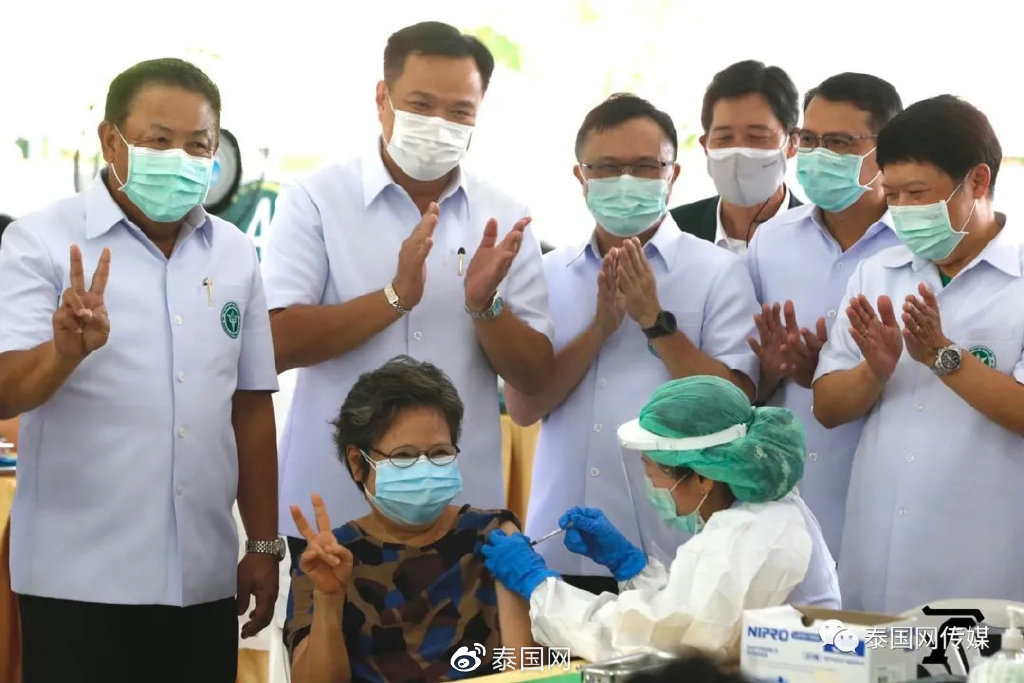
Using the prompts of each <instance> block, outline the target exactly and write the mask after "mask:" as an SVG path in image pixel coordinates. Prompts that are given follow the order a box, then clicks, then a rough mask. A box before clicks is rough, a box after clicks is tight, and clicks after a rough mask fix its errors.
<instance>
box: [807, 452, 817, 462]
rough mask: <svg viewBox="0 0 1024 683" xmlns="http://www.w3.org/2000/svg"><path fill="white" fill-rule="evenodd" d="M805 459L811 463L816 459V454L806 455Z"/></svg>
mask: <svg viewBox="0 0 1024 683" xmlns="http://www.w3.org/2000/svg"><path fill="white" fill-rule="evenodd" d="M807 459H808V460H810V461H811V462H814V461H815V460H817V459H818V454H817V453H808V454H807Z"/></svg>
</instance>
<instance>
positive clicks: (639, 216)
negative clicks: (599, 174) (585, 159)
mask: <svg viewBox="0 0 1024 683" xmlns="http://www.w3.org/2000/svg"><path fill="white" fill-rule="evenodd" d="M667 202H668V180H667V179H665V178H634V177H633V176H631V175H621V176H618V177H617V178H591V179H588V180H587V208H588V209H590V213H591V214H592V215H593V216H594V219H595V220H596V221H597V222H598V224H599V225H600V226H601V227H602V228H604V229H605V230H607V231H608V232H609V233H611V234H612V235H615V236H616V237H635V236H636V235H639V234H640V233H642V232H643V231H644V230H647V229H648V228H650V227H651V226H652V225H654V224H655V223H657V222H658V221H659V220H660V219H661V217H662V216H664V215H665V211H666V205H667Z"/></svg>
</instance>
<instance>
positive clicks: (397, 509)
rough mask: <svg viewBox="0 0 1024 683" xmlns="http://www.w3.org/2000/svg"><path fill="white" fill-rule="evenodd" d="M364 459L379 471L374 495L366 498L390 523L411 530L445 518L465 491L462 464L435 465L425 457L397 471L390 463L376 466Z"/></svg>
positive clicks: (366, 456) (368, 459)
mask: <svg viewBox="0 0 1024 683" xmlns="http://www.w3.org/2000/svg"><path fill="white" fill-rule="evenodd" d="M363 457H364V458H365V459H366V461H367V462H369V463H370V466H371V467H373V469H375V470H376V471H377V482H376V489H377V494H376V495H374V494H372V493H370V492H369V491H367V492H366V497H367V498H369V500H370V502H371V503H372V504H373V506H374V507H375V508H377V509H378V510H379V511H380V512H381V514H383V515H384V516H385V517H387V518H388V519H391V520H393V521H395V522H399V523H402V524H408V525H410V526H423V525H424V524H429V523H430V522H433V521H434V520H435V519H437V518H438V517H440V516H441V513H442V512H444V509H445V507H446V506H447V505H448V503H450V502H452V499H453V498H455V496H457V495H459V493H460V492H461V491H462V472H461V471H460V470H459V463H458V461H455V460H453V461H452V462H450V463H448V464H446V465H435V464H433V463H432V462H430V460H429V459H428V458H427V456H425V455H421V456H420V457H419V458H417V459H416V462H414V463H413V464H412V465H410V466H409V467H395V465H393V464H392V463H391V462H390V461H388V460H381V461H379V462H374V461H373V460H371V459H370V457H369V456H368V455H366V453H363Z"/></svg>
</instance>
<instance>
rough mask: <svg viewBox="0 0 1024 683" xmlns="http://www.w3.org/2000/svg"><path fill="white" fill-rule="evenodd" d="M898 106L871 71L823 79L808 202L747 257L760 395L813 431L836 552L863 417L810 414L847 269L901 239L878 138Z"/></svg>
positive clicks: (804, 148) (818, 510)
mask: <svg viewBox="0 0 1024 683" xmlns="http://www.w3.org/2000/svg"><path fill="white" fill-rule="evenodd" d="M901 109H902V104H901V102H900V97H899V95H898V94H897V92H896V90H895V88H893V87H892V85H890V84H889V83H887V82H886V81H883V80H882V79H880V78H877V77H875V76H871V75H868V74H855V73H844V74H839V75H837V76H832V77H831V78H827V79H825V80H824V81H823V82H822V83H821V85H819V86H818V87H816V88H814V89H813V90H811V91H810V92H808V93H807V95H806V96H805V98H804V125H803V128H801V129H800V131H799V133H798V136H797V140H798V145H799V147H798V150H797V179H798V180H799V181H800V184H801V185H802V186H803V188H804V191H805V193H806V194H807V197H808V199H810V200H811V203H810V204H808V205H805V206H801V207H798V208H795V209H792V210H791V211H788V212H786V213H784V214H782V215H781V216H778V217H776V218H774V219H772V220H770V221H768V222H767V223H765V224H764V225H762V226H761V227H760V228H759V229H758V230H757V232H756V233H755V235H754V239H753V240H752V241H751V243H750V250H749V252H748V256H747V265H748V266H749V268H750V276H751V279H752V280H753V281H754V289H755V290H756V291H757V297H758V300H759V301H760V302H761V303H762V304H763V309H762V312H761V314H760V315H759V316H758V318H757V326H758V339H759V340H754V339H751V345H752V347H753V349H754V350H755V352H756V353H758V355H759V357H760V359H761V368H762V370H761V384H760V386H759V388H758V396H759V398H760V399H761V400H762V401H767V404H768V405H772V406H782V407H784V408H789V409H790V410H791V411H793V413H795V414H796V416H797V417H798V418H800V421H801V422H802V423H803V425H804V428H805V429H806V430H807V463H806V464H805V465H804V476H803V479H802V480H801V481H800V484H799V485H798V488H799V490H800V493H801V495H802V496H803V498H804V500H805V501H806V502H807V505H808V506H809V507H810V508H811V511H812V512H813V513H814V515H815V516H816V517H817V518H818V521H819V523H820V524H821V530H822V533H823V534H824V536H825V540H826V541H827V542H828V545H829V550H831V551H832V555H833V556H835V557H838V556H839V539H840V535H841V534H842V529H843V517H844V508H845V505H846V492H847V487H848V485H849V481H850V466H851V463H852V461H853V452H854V449H855V448H856V447H857V438H858V436H859V435H860V427H861V423H860V422H859V421H854V422H851V423H850V424H848V425H845V426H843V427H842V428H840V429H834V430H826V429H825V428H824V427H822V426H821V425H820V424H818V421H817V420H815V419H814V415H813V414H812V413H811V391H810V386H811V378H812V376H813V375H814V368H815V366H816V365H817V362H818V350H819V349H820V348H821V344H822V343H823V342H824V341H825V335H826V328H827V327H829V326H831V325H832V324H833V322H834V321H835V319H836V312H837V310H838V309H839V308H840V307H841V305H840V304H841V301H840V300H841V299H842V296H843V292H844V291H845V288H846V283H847V281H848V280H849V278H850V275H851V273H853V271H854V269H855V268H856V267H857V264H858V263H860V261H862V260H863V259H865V258H867V257H868V256H871V255H872V254H875V253H877V252H878V251H880V250H882V249H885V248H886V247H890V246H893V245H895V244H898V243H899V240H898V239H897V238H896V235H895V234H893V232H892V229H891V228H890V222H889V217H888V215H887V214H886V207H885V197H884V195H883V192H882V186H881V180H880V178H879V171H878V165H877V164H876V163H875V139H876V137H877V135H878V131H879V129H880V128H881V127H882V126H883V125H884V124H885V122H886V121H888V120H889V119H890V118H892V117H893V116H895V115H896V114H897V113H898V112H899V111H900V110H901Z"/></svg>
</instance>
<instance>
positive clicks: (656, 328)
mask: <svg viewBox="0 0 1024 683" xmlns="http://www.w3.org/2000/svg"><path fill="white" fill-rule="evenodd" d="M675 331H676V317H675V316H674V315H672V314H671V313H669V312H668V311H661V312H660V313H658V317H657V318H655V319H654V324H653V325H651V326H650V327H645V328H644V334H645V335H647V338H648V339H657V338H658V337H664V336H665V335H667V334H672V333H673V332H675Z"/></svg>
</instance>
